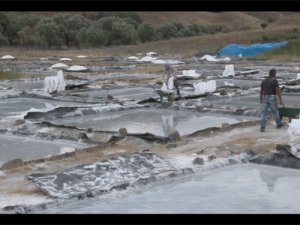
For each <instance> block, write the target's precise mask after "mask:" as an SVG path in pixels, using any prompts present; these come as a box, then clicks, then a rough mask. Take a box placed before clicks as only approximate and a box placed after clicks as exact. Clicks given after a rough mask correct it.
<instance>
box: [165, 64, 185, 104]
mask: <svg viewBox="0 0 300 225" xmlns="http://www.w3.org/2000/svg"><path fill="white" fill-rule="evenodd" d="M176 73H177V70H176V69H175V68H174V67H171V66H170V65H169V64H165V71H164V75H163V80H166V83H167V86H174V87H175V89H176V92H177V95H178V97H179V98H181V95H180V90H179V83H178V79H177V74H176ZM165 76H167V77H165ZM169 80H170V81H171V80H173V83H172V84H169Z"/></svg>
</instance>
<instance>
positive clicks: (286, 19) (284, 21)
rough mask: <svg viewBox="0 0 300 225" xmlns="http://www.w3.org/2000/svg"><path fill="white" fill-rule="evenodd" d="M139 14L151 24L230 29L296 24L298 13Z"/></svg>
mask: <svg viewBox="0 0 300 225" xmlns="http://www.w3.org/2000/svg"><path fill="white" fill-rule="evenodd" d="M138 14H139V16H140V17H141V18H142V19H143V20H145V21H147V22H149V23H152V24H155V25H160V24H163V23H167V22H170V21H178V22H182V23H184V24H187V23H192V22H197V23H203V24H207V25H211V24H222V25H225V26H227V27H228V28H230V29H232V30H239V29H257V28H260V24H262V23H268V25H269V26H272V27H276V26H284V25H290V24H291V21H293V23H295V24H298V23H299V22H300V14H299V13H296V12H236V11H235V12H230V11H228V12H205V11H203V12H184V11H183V12H182V11H180V12H138Z"/></svg>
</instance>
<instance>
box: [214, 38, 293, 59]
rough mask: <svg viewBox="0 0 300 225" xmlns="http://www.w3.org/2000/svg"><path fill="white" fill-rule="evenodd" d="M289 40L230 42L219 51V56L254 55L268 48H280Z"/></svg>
mask: <svg viewBox="0 0 300 225" xmlns="http://www.w3.org/2000/svg"><path fill="white" fill-rule="evenodd" d="M287 43H288V42H287V41H282V42H277V43H264V44H253V45H238V44H230V45H227V46H225V47H224V48H222V49H221V50H219V51H218V55H219V56H229V55H230V56H254V55H258V54H261V53H263V52H265V51H267V50H271V49H273V48H279V47H281V46H283V45H286V44H287Z"/></svg>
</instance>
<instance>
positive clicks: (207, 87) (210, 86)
mask: <svg viewBox="0 0 300 225" xmlns="http://www.w3.org/2000/svg"><path fill="white" fill-rule="evenodd" d="M193 86H194V89H195V94H203V93H206V92H214V91H215V90H216V89H217V83H216V81H215V80H209V81H206V82H198V83H193Z"/></svg>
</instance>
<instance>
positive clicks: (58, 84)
mask: <svg viewBox="0 0 300 225" xmlns="http://www.w3.org/2000/svg"><path fill="white" fill-rule="evenodd" d="M65 87H66V82H65V80H64V75H63V72H62V70H60V71H58V72H57V75H56V76H50V77H46V78H45V80H44V91H45V92H46V93H51V92H54V91H64V90H65Z"/></svg>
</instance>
